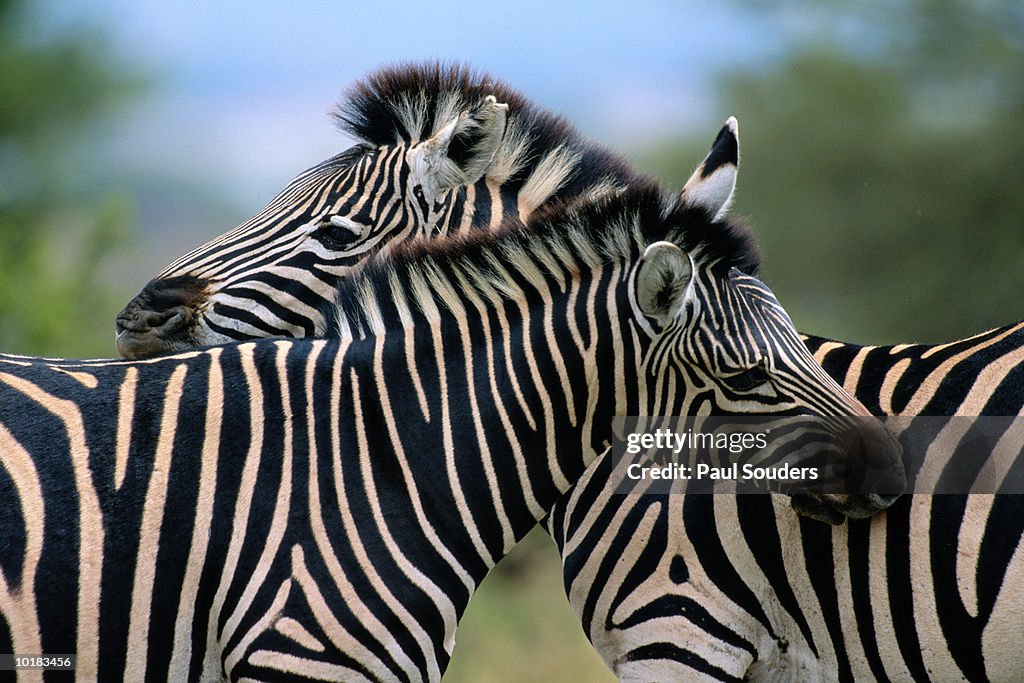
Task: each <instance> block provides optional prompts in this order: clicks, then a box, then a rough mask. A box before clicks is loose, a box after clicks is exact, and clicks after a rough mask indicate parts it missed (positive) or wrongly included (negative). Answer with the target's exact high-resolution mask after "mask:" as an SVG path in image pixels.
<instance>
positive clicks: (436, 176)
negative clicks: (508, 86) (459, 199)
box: [409, 95, 508, 202]
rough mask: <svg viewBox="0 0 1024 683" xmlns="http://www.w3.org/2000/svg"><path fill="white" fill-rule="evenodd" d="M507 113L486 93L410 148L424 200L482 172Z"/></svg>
mask: <svg viewBox="0 0 1024 683" xmlns="http://www.w3.org/2000/svg"><path fill="white" fill-rule="evenodd" d="M507 112H508V105H507V104H499V103H498V101H497V100H496V99H495V98H494V95H488V96H487V97H485V98H484V100H483V102H481V103H480V105H479V106H477V107H475V108H473V109H467V110H465V111H463V112H461V113H460V114H459V115H458V116H456V117H455V118H453V119H451V120H450V121H448V123H446V124H444V125H443V126H441V128H440V129H439V130H438V131H437V132H436V133H435V134H434V135H433V137H431V138H429V139H427V140H424V141H423V142H421V143H419V144H417V145H416V146H415V147H413V149H412V150H410V152H409V163H410V165H411V166H412V169H411V170H412V172H413V175H414V176H415V181H416V182H418V183H419V184H420V185H422V187H423V194H424V197H425V198H426V199H427V201H430V202H433V201H435V200H436V199H437V198H438V196H439V195H440V194H441V193H442V192H445V191H446V190H450V189H452V188H455V187H458V186H460V185H469V184H472V183H475V182H476V181H477V180H479V179H480V178H481V177H482V176H483V175H484V173H485V172H486V171H487V168H488V166H490V164H491V160H492V159H493V158H494V153H495V152H496V151H497V149H498V145H500V144H501V140H502V138H503V137H504V136H505V118H506V114H507Z"/></svg>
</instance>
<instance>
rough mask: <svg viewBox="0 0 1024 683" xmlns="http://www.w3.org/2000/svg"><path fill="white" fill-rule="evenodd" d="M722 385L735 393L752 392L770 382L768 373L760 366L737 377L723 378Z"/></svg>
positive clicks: (736, 375)
mask: <svg viewBox="0 0 1024 683" xmlns="http://www.w3.org/2000/svg"><path fill="white" fill-rule="evenodd" d="M721 380H722V384H724V385H725V386H727V387H729V388H730V389H732V390H733V391H741V392H742V391H751V390H752V389H756V388H757V387H759V386H761V385H762V384H764V383H765V382H767V381H768V372H767V371H766V370H765V369H764V368H763V367H762V366H760V365H755V366H754V367H752V368H750V369H749V370H744V371H743V372H741V373H738V374H735V375H729V376H728V377H722V378H721Z"/></svg>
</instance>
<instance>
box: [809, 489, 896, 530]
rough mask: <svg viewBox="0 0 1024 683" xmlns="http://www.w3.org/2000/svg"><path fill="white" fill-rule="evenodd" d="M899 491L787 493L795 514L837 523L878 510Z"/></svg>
mask: <svg viewBox="0 0 1024 683" xmlns="http://www.w3.org/2000/svg"><path fill="white" fill-rule="evenodd" d="M900 495H902V494H898V493H897V494H888V493H885V494H883V493H848V494H835V493H824V494H819V493H797V494H793V495H792V496H791V497H790V506H791V507H792V508H793V510H795V511H796V513H797V514H798V515H801V516H803V517H810V518H811V519H815V520H817V521H819V522H825V523H827V524H832V525H839V524H842V523H843V522H845V521H846V520H847V519H864V518H866V517H870V516H872V515H874V514H875V513H877V512H881V511H882V510H884V509H886V508H887V507H889V506H890V505H892V504H893V503H895V502H896V499H897V498H899V497H900Z"/></svg>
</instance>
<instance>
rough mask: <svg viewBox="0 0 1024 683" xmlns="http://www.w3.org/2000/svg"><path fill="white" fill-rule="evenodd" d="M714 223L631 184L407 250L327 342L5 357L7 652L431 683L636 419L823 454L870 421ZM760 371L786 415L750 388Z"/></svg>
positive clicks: (360, 288) (894, 458)
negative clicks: (549, 515)
mask: <svg viewBox="0 0 1024 683" xmlns="http://www.w3.org/2000/svg"><path fill="white" fill-rule="evenodd" d="M714 213H715V212H713V211H709V210H708V207H706V206H702V205H696V204H694V203H692V202H688V201H686V200H685V199H682V200H681V199H680V198H678V197H671V198H670V197H666V196H664V195H663V194H662V193H661V191H660V189H658V188H656V187H654V186H646V187H636V188H631V189H629V190H627V191H624V192H622V193H620V194H618V195H616V196H615V197H613V198H605V199H604V200H602V201H592V202H581V203H579V204H575V205H572V206H570V207H565V208H563V209H562V210H561V211H560V212H553V213H551V214H549V215H547V216H546V217H545V218H543V219H538V220H536V221H534V222H532V223H531V224H530V225H529V226H527V227H525V228H519V227H518V226H517V227H516V228H514V229H510V230H509V231H507V232H505V233H503V234H500V235H487V236H481V237H478V238H475V239H462V240H454V241H446V242H444V243H440V242H436V243H430V242H426V243H421V244H420V245H418V246H417V247H414V248H407V249H398V250H392V253H390V254H382V255H380V256H378V257H377V258H376V259H373V260H371V261H370V262H368V263H367V264H365V265H364V267H362V268H361V269H360V271H359V272H358V274H356V275H355V276H354V277H353V280H352V282H351V289H350V291H349V293H348V295H346V296H343V297H342V298H341V300H340V301H339V304H338V309H337V311H336V313H335V315H334V316H333V318H332V319H333V320H334V321H335V324H336V325H337V330H338V336H339V339H336V340H334V341H315V342H309V341H306V342H289V341H268V340H265V341H259V342H252V343H242V344H240V345H235V346H228V347H215V348H211V349H208V350H205V351H197V352H191V353H187V354H182V355H179V356H172V357H166V358H160V359H155V360H152V361H137V362H133V363H127V362H109V361H98V362H81V363H77V364H76V363H73V362H56V361H53V362H47V361H42V360H32V359H23V358H18V357H7V358H5V359H4V363H3V368H4V369H3V371H2V372H0V391H2V396H0V418H2V429H0V438H2V440H3V448H2V449H0V463H2V470H0V472H2V479H0V497H2V498H3V499H4V503H5V504H4V505H3V506H2V511H0V515H2V516H0V520H2V521H0V524H2V526H3V528H4V532H5V533H4V536H3V537H4V538H6V539H14V541H13V542H12V541H8V545H7V546H6V547H5V549H4V552H3V553H2V554H0V566H3V577H4V585H3V586H2V589H3V591H2V595H0V598H2V602H0V609H2V613H3V617H4V620H3V621H4V623H6V624H7V631H6V634H7V635H6V637H7V638H8V639H9V643H8V645H4V644H2V643H0V650H2V649H7V647H10V651H13V652H20V651H24V649H23V648H26V647H35V646H37V645H38V646H39V648H40V650H41V651H44V652H57V651H62V652H68V651H74V652H77V654H78V655H79V667H80V668H79V675H81V676H83V677H86V678H88V677H91V676H92V675H96V676H98V677H101V678H104V679H106V678H117V677H123V678H125V679H130V680H137V679H139V678H142V677H144V676H145V677H155V678H163V677H171V678H180V677H188V678H204V679H210V678H217V677H220V676H227V677H229V678H231V679H236V680H237V679H242V678H245V679H252V680H255V679H263V678H268V677H273V678H278V677H293V678H303V677H308V678H316V677H330V678H343V679H347V680H362V679H368V680H409V679H412V680H419V679H427V680H437V679H438V678H439V677H440V675H441V673H442V672H443V671H444V667H445V665H446V663H447V660H448V656H449V655H450V652H451V648H452V646H453V644H454V629H455V625H456V623H457V620H458V617H459V616H460V615H461V613H462V611H463V610H464V608H465V606H466V603H467V602H468V600H469V597H470V595H471V594H472V592H473V590H474V589H475V587H476V586H477V585H478V583H479V582H480V580H482V579H483V577H484V575H485V574H486V572H487V571H488V569H489V568H490V567H491V566H492V565H493V564H494V563H495V562H496V561H497V560H498V559H500V558H501V557H502V555H504V553H505V552H507V551H508V550H509V549H510V548H511V547H512V545H513V544H514V543H515V542H516V541H517V540H518V539H519V538H521V537H522V535H524V534H525V533H526V532H527V531H528V530H529V528H530V527H531V526H532V525H533V524H534V523H535V522H536V520H538V519H539V518H540V517H542V516H543V515H544V514H545V513H546V512H547V510H548V509H549V508H550V506H551V505H552V504H553V503H554V502H555V501H556V500H557V499H558V497H559V496H560V494H561V493H562V492H564V491H565V490H566V489H567V488H568V487H569V486H570V485H571V484H572V483H573V482H574V481H575V480H576V479H578V478H579V477H580V476H581V475H582V473H583V471H584V468H585V467H586V466H587V464H588V463H589V462H590V461H592V460H593V459H594V458H595V457H596V455H597V453H598V452H600V451H602V450H604V449H605V448H606V447H607V444H608V443H610V441H611V438H612V435H611V420H612V417H613V416H614V415H615V414H616V413H617V412H622V411H625V412H629V411H635V412H640V411H642V410H644V409H645V408H646V407H648V406H651V405H655V404H657V405H667V406H679V407H680V408H685V406H687V405H688V404H689V403H691V402H692V401H694V400H701V401H707V400H708V397H709V396H713V397H714V400H715V402H716V403H717V404H718V409H719V410H720V411H722V412H725V413H728V412H730V411H735V412H741V413H743V414H748V413H757V412H761V413H766V414H792V413H800V412H804V411H812V412H814V413H816V414H817V413H821V412H824V413H825V414H829V415H835V416H837V419H836V420H834V421H832V422H830V423H828V425H827V426H824V425H823V427H822V429H829V430H832V431H823V432H822V433H821V434H820V437H821V440H822V442H823V445H822V446H821V448H827V447H829V446H827V445H825V444H833V443H835V442H836V441H837V440H838V437H839V436H840V432H841V431H842V430H843V429H844V424H846V423H845V422H844V420H843V419H842V416H844V415H849V414H851V413H852V414H866V411H865V410H864V409H863V407H862V406H860V405H859V404H857V403H856V402H854V401H853V400H852V399H851V398H850V397H849V396H848V395H847V394H846V393H845V392H844V391H843V390H842V389H841V388H839V387H838V386H837V385H836V384H835V383H834V382H832V381H831V380H829V379H828V378H827V376H826V375H825V374H824V373H823V372H822V371H821V369H820V367H819V366H818V365H816V364H815V363H814V362H813V359H811V357H810V355H809V354H808V353H807V352H806V349H804V347H803V345H802V343H801V342H800V339H799V336H798V335H797V333H796V332H795V330H794V329H793V328H792V323H791V322H790V321H789V319H788V317H786V315H785V312H784V311H783V310H782V309H781V307H780V306H779V305H778V302H776V301H775V300H774V297H773V296H772V295H771V293H770V291H768V290H767V288H766V287H764V285H763V284H761V283H760V282H758V281H757V280H756V279H755V278H753V277H751V276H749V275H745V274H743V273H742V272H741V271H740V270H739V269H738V268H749V267H750V265H751V263H752V261H751V259H753V258H754V257H753V252H752V251H751V246H750V237H749V235H748V234H747V233H746V232H745V230H744V229H743V228H742V227H741V226H739V225H737V224H735V223H732V222H730V221H712V220H711V219H710V218H709V216H710V215H713V214H714ZM580 245H589V247H587V248H583V249H580V248H579V246H580ZM723 321H728V323H729V324H728V325H727V326H722V324H721V323H722V322H723ZM753 369H756V371H757V372H758V373H760V374H763V376H764V378H765V379H764V382H768V381H772V382H774V385H775V386H777V387H778V388H779V391H777V392H776V394H775V395H774V396H773V400H772V401H763V400H758V397H757V395H756V392H755V393H751V392H749V391H746V392H739V393H738V394H737V393H736V392H735V391H733V390H731V389H730V387H729V382H728V379H729V378H730V377H733V376H735V375H736V374H737V373H744V372H750V371H752V370H753ZM410 387H411V389H410ZM873 430H874V431H873V432H872V433H871V434H870V436H871V438H870V439H869V441H870V443H871V445H872V446H874V447H875V450H874V452H869V453H864V452H853V451H850V452H847V453H845V454H841V455H845V457H847V458H848V462H849V463H851V464H856V462H857V460H858V459H863V458H872V457H873V458H875V459H881V460H882V461H883V462H884V463H885V466H884V467H880V468H878V469H877V470H875V471H874V472H873V477H874V478H875V479H874V480H873V481H872V482H871V483H872V484H873V485H874V484H877V485H878V486H879V488H880V489H881V488H886V487H891V486H897V487H901V486H902V484H903V473H902V469H901V466H900V463H899V458H898V449H897V448H896V447H895V444H894V442H892V441H891V440H886V435H885V433H884V431H883V430H882V429H881V427H880V426H879V425H877V424H876V425H875V426H874V427H873ZM890 502H891V497H888V496H884V495H879V494H873V493H872V494H867V495H839V494H823V495H820V496H818V497H816V498H815V499H814V503H815V504H817V505H824V506H827V507H829V508H831V509H835V510H837V511H840V512H841V513H842V514H848V515H855V516H857V515H865V514H870V513H871V512H874V511H875V510H877V509H878V508H879V507H882V506H884V505H886V504H888V503H890ZM128 595H130V598H128V597H127V596H128ZM70 605H75V608H74V610H73V614H74V616H75V618H74V619H73V620H71V619H69V606H70ZM2 636H3V632H0V637H2Z"/></svg>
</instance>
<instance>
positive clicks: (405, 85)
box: [332, 62, 640, 198]
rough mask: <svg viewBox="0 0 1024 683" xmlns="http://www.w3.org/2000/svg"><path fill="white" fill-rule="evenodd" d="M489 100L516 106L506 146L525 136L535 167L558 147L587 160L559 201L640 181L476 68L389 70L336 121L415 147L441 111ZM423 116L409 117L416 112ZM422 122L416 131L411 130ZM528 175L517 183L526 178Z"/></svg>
mask: <svg viewBox="0 0 1024 683" xmlns="http://www.w3.org/2000/svg"><path fill="white" fill-rule="evenodd" d="M488 95H494V97H495V99H497V101H498V102H499V103H504V104H507V105H508V131H509V134H507V135H506V141H508V138H509V137H510V135H511V134H512V133H514V132H521V133H525V134H526V135H525V138H526V144H527V149H526V150H525V153H524V154H523V155H522V157H523V158H524V159H526V160H527V163H529V162H530V161H534V162H535V161H537V160H539V159H541V158H543V156H544V155H545V154H546V153H547V152H549V151H551V150H553V149H556V148H558V147H560V146H561V147H565V148H566V149H567V150H570V151H572V152H575V153H577V154H579V156H580V161H579V163H578V164H577V167H576V171H575V173H574V174H573V175H572V176H571V177H570V178H569V179H568V181H567V182H566V183H564V184H563V186H562V187H561V188H559V191H558V192H557V193H556V195H555V197H556V198H557V197H572V196H575V195H577V194H579V192H580V191H581V190H583V189H584V188H586V187H589V186H592V185H594V184H596V181H597V180H598V179H602V180H606V181H611V182H613V183H615V184H617V185H619V186H622V185H625V184H627V183H631V182H633V181H634V180H635V179H636V178H638V177H640V174H638V173H637V172H636V171H635V170H634V169H633V168H632V166H631V164H629V162H627V161H626V160H625V159H624V158H622V157H621V156H619V155H617V154H615V153H613V152H611V151H609V150H607V149H605V148H603V147H600V146H598V145H595V144H594V143H592V142H590V141H588V140H587V139H586V138H584V137H583V136H582V135H580V134H579V132H578V131H577V130H576V129H575V128H574V127H573V125H572V124H571V123H569V121H568V120H566V119H565V118H564V117H562V116H558V115H556V114H553V113H552V112H550V111H547V110H545V109H543V108H541V107H538V106H537V105H535V104H533V103H532V102H530V100H529V99H527V98H526V97H524V96H523V95H522V94H521V93H519V92H518V91H517V90H515V89H514V88H511V87H509V86H508V85H507V84H505V83H503V82H501V81H499V80H497V79H495V78H492V77H491V76H489V75H488V74H486V73H482V72H479V71H475V70H473V69H471V68H469V67H468V66H465V65H458V64H446V63H443V62H427V63H417V64H402V65H396V66H390V67H385V68H382V69H379V70H377V71H374V72H372V73H370V74H369V75H368V76H366V77H365V78H363V79H362V80H360V81H358V82H356V83H355V84H354V85H352V86H350V87H349V88H348V90H347V91H346V92H345V94H344V96H343V98H342V101H341V102H340V103H339V104H338V105H337V107H336V108H335V109H334V111H333V112H332V116H333V118H334V120H335V122H336V123H337V125H338V127H339V128H341V130H342V131H344V132H345V133H347V134H349V135H350V136H352V137H354V138H356V139H357V140H358V141H360V142H363V143H366V144H370V145H373V146H383V145H394V144H399V143H415V142H418V141H420V140H423V139H426V138H429V137H430V136H432V135H433V134H434V133H435V132H436V131H435V130H433V129H434V127H435V126H437V125H440V124H441V123H443V122H439V121H436V117H437V113H438V110H439V108H441V107H450V103H451V102H452V99H453V98H455V101H456V102H458V103H459V104H458V106H457V111H460V110H463V109H472V108H475V107H478V106H479V105H480V104H481V103H482V102H483V100H484V98H486V97H487V96H488ZM414 109H415V110H418V111H419V112H422V115H417V116H409V114H410V112H411V111H412V110H414ZM410 121H416V122H417V123H418V126H417V128H416V129H415V130H409V128H408V125H407V124H408V123H409V122H410ZM528 170H529V169H521V170H520V172H519V173H517V174H515V175H514V176H513V177H512V178H510V179H509V180H512V181H514V180H515V179H516V177H519V178H520V179H521V178H522V177H523V176H524V175H526V174H527V171H528Z"/></svg>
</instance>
